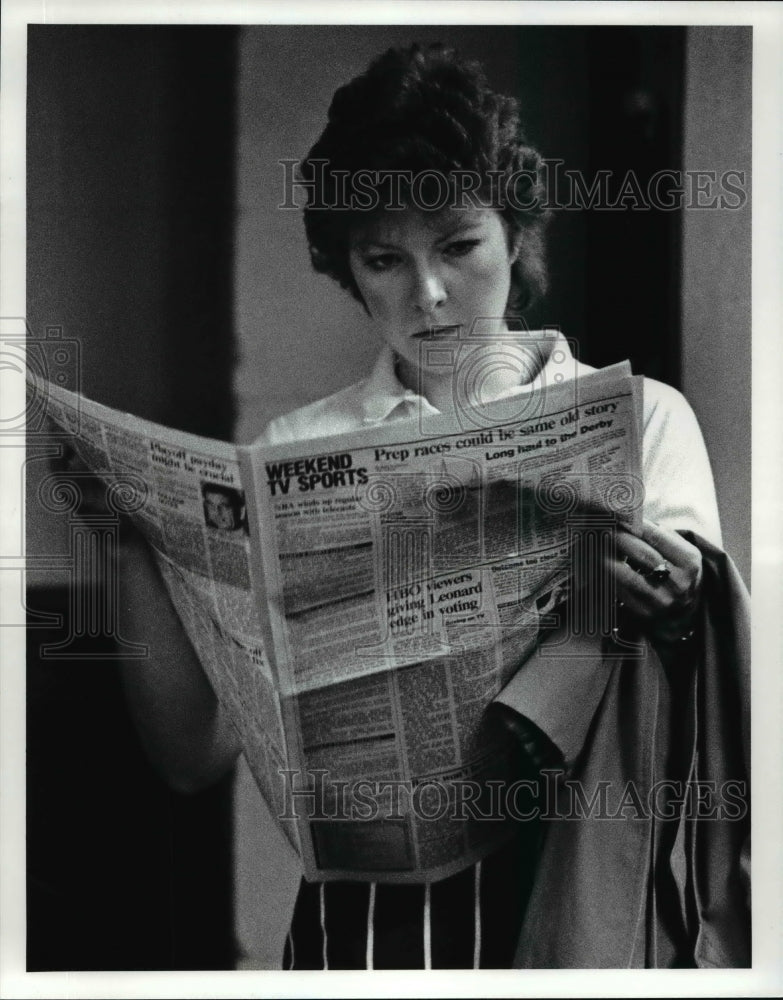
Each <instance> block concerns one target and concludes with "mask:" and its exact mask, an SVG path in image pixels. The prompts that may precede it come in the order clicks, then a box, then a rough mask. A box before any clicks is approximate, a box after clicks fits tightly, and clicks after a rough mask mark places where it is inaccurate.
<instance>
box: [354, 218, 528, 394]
mask: <svg viewBox="0 0 783 1000" xmlns="http://www.w3.org/2000/svg"><path fill="white" fill-rule="evenodd" d="M513 260H514V255H513V254H512V252H511V251H510V249H509V244H508V235H507V230H506V223H505V222H504V220H503V219H502V217H501V216H500V215H499V214H498V213H497V212H496V211H494V210H493V209H482V208H478V207H473V206H467V207H465V208H459V209H457V208H447V209H444V210H443V211H440V212H422V211H419V210H417V209H415V208H405V209H403V210H401V211H387V212H385V213H383V214H382V215H380V216H376V217H374V218H372V219H370V220H368V222H367V223H366V224H365V225H362V226H359V227H357V229H355V230H354V232H353V233H352V239H351V248H350V264H351V270H352V272H353V276H354V280H355V281H356V285H357V287H358V289H359V292H360V293H361V296H362V299H363V300H364V303H365V305H366V306H367V310H368V312H369V314H370V317H371V318H372V321H373V324H374V326H375V327H376V329H377V330H378V333H379V334H380V336H381V337H382V338H383V340H385V341H386V343H387V344H388V345H389V346H390V347H391V348H392V349H393V350H394V351H395V352H396V353H397V355H398V357H399V358H400V359H402V360H403V362H405V363H406V367H409V368H410V369H413V370H416V371H421V372H423V374H425V375H426V374H427V373H428V371H427V370H428V369H429V368H430V367H432V365H434V366H435V367H434V368H432V372H431V373H432V374H436V373H437V374H438V375H439V376H442V375H443V374H444V372H443V369H442V367H441V365H442V362H439V361H438V358H437V355H438V352H437V351H433V350H432V345H433V337H434V339H435V340H437V338H438V336H443V337H446V336H447V337H448V338H449V339H450V340H451V339H453V338H454V336H455V334H457V332H458V334H459V336H460V337H462V338H469V335H470V332H471V330H472V328H473V324H474V321H475V320H477V319H480V320H481V327H480V329H481V339H482V340H484V339H485V338H488V339H490V340H491V337H492V336H493V334H495V333H497V335H498V336H500V335H502V334H503V333H504V332H505V331H506V323H505V319H504V312H505V309H506V304H507V302H508V294H509V288H510V281H511V264H512V262H513ZM436 328H440V333H439V331H438V330H437V329H436ZM456 328H459V330H458V331H457V329H456ZM433 330H434V333H433ZM441 355H442V352H441Z"/></svg>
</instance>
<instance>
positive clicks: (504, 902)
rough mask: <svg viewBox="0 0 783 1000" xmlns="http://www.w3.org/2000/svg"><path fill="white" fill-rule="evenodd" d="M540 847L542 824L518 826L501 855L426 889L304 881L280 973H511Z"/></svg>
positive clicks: (410, 886) (419, 887) (494, 855)
mask: <svg viewBox="0 0 783 1000" xmlns="http://www.w3.org/2000/svg"><path fill="white" fill-rule="evenodd" d="M537 843H538V824H537V823H524V824H520V831H519V836H518V837H517V838H516V839H515V840H513V841H512V842H511V843H509V844H508V845H506V846H505V847H504V848H502V849H501V850H500V851H498V852H496V853H495V854H493V855H491V856H490V857H489V858H486V859H485V860H484V861H481V862H479V863H477V864H475V865H473V866H472V867H470V868H468V869H467V870H465V871H463V872H460V873H458V874H457V875H452V876H451V877H450V878H446V879H443V880H442V881H440V882H433V883H430V884H425V885H388V884H385V883H375V882H369V883H364V882H328V883H326V882H321V883H314V882H305V881H304V880H302V883H301V885H300V888H299V894H298V897H297V901H296V906H295V909H294V917H293V921H292V924H291V929H290V931H289V934H288V938H287V940H286V946H285V954H284V957H283V968H284V969H479V968H481V969H500V968H509V967H510V966H511V962H512V959H513V957H514V950H515V948H516V942H517V939H518V937H519V929H520V926H521V923H522V918H523V916H524V912H525V906H526V904H527V899H528V896H529V893H530V887H531V882H532V873H533V870H534V867H535V858H536V852H537Z"/></svg>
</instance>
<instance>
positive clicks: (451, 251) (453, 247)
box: [446, 240, 481, 257]
mask: <svg viewBox="0 0 783 1000" xmlns="http://www.w3.org/2000/svg"><path fill="white" fill-rule="evenodd" d="M479 243H481V240H455V241H454V243H449V244H448V246H447V247H446V254H447V255H448V256H449V257H464V256H465V255H466V254H469V253H470V251H471V250H475V248H476V247H477V246H478V245H479Z"/></svg>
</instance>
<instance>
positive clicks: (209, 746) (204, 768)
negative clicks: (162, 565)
mask: <svg viewBox="0 0 783 1000" xmlns="http://www.w3.org/2000/svg"><path fill="white" fill-rule="evenodd" d="M119 562H120V579H119V593H120V600H121V601H122V604H123V614H122V616H121V618H122V621H123V632H124V633H125V635H124V637H125V638H127V639H129V640H131V641H132V642H140V643H144V644H145V645H147V646H148V647H149V655H148V657H147V658H145V659H137V660H126V661H125V662H124V663H123V665H122V678H123V687H124V689H125V694H126V698H127V702H128V706H129V708H130V712H131V716H132V717H133V720H134V723H135V725H136V729H137V731H138V733H139V737H140V739H141V742H142V745H143V747H144V749H145V751H146V753H147V756H148V757H149V759H150V761H151V762H152V764H153V765H154V767H155V768H156V770H158V771H159V772H160V774H161V776H162V777H163V778H164V779H165V780H166V781H167V783H168V784H169V785H171V787H172V788H174V789H175V790H176V791H179V792H183V793H188V794H189V793H193V792H197V791H200V790H202V789H204V788H207V787H208V786H209V785H211V784H213V783H214V782H215V781H217V780H218V779H219V778H221V777H223V775H224V774H226V773H227V772H228V770H229V769H230V768H231V767H232V765H233V764H234V762H235V761H236V758H237V756H238V755H239V752H240V749H241V746H240V742H239V737H238V735H237V733H236V730H235V729H234V727H233V725H232V724H231V723H230V721H229V720H228V717H227V716H226V713H225V711H224V710H223V709H222V708H221V706H220V703H219V702H218V700H217V698H216V697H215V694H214V692H213V691H212V688H211V687H210V684H209V682H208V680H207V678H206V677H205V675H204V672H203V670H202V669H201V666H200V664H199V662H198V659H197V657H196V654H195V653H194V651H193V647H192V646H191V644H190V641H189V639H188V637H187V635H186V633H185V630H184V628H183V626H182V624H181V622H180V620H179V617H178V615H177V613H176V612H175V610H174V608H173V606H172V604H171V600H170V598H169V595H168V593H167V591H166V588H165V586H164V584H163V581H162V580H161V578H160V574H159V573H158V571H157V568H156V566H155V564H154V560H153V558H152V554H151V552H150V550H149V547H148V546H147V544H146V543H145V542H144V540H143V539H142V538H141V537H140V536H139V535H137V534H135V533H134V534H133V535H131V536H130V537H129V538H128V539H127V540H126V541H125V542H124V544H123V546H122V550H121V555H120V561H119Z"/></svg>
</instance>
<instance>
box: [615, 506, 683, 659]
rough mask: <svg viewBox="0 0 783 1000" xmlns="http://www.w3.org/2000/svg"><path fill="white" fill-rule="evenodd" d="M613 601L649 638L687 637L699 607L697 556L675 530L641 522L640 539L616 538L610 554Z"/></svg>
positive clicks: (672, 639) (626, 535)
mask: <svg viewBox="0 0 783 1000" xmlns="http://www.w3.org/2000/svg"><path fill="white" fill-rule="evenodd" d="M610 563H611V565H610V567H609V569H610V571H613V573H614V578H615V584H616V585H615V597H616V598H617V600H618V601H619V602H620V605H619V606H620V608H621V609H622V610H623V611H625V612H629V613H630V614H631V615H633V616H634V617H635V618H636V619H637V621H639V623H640V624H641V626H642V629H643V630H644V631H645V632H646V633H647V634H648V635H649V636H650V638H652V639H658V640H660V641H663V642H676V641H678V640H679V639H683V638H687V637H688V636H689V634H690V631H691V625H692V622H693V618H694V615H695V612H696V609H697V607H698V604H699V598H700V595H701V581H702V559H701V553H700V552H699V550H698V549H697V548H696V546H695V545H691V544H690V542H687V541H686V540H685V539H684V538H683V537H682V536H681V535H678V534H677V532H676V531H670V530H669V529H668V528H661V527H660V526H659V525H657V524H654V523H653V522H652V521H644V525H643V529H642V534H641V537H639V536H637V535H632V534H631V533H630V532H629V531H625V530H620V531H619V532H618V534H617V546H616V550H615V553H614V554H613V555H612V556H610Z"/></svg>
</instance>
